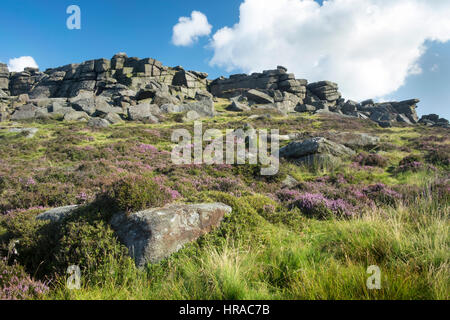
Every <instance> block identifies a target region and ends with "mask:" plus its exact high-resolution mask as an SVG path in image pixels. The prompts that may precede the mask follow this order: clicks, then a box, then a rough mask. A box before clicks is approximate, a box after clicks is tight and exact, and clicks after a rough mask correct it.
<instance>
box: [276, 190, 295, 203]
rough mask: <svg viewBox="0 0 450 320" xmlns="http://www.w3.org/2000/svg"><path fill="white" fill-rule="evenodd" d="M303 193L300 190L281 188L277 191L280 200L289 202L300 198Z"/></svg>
mask: <svg viewBox="0 0 450 320" xmlns="http://www.w3.org/2000/svg"><path fill="white" fill-rule="evenodd" d="M300 196H301V193H300V192H299V191H298V190H291V189H281V190H280V191H278V192H277V197H278V199H279V200H280V201H283V202H285V201H286V202H287V201H292V200H296V199H298V198H300Z"/></svg>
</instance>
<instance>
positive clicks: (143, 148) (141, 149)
mask: <svg viewBox="0 0 450 320" xmlns="http://www.w3.org/2000/svg"><path fill="white" fill-rule="evenodd" d="M138 150H139V152H142V153H146V152H158V149H157V148H156V147H155V146H153V145H151V144H144V143H141V144H140V145H139V146H138Z"/></svg>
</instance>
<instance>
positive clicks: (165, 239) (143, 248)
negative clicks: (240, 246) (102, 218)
mask: <svg viewBox="0 0 450 320" xmlns="http://www.w3.org/2000/svg"><path fill="white" fill-rule="evenodd" d="M230 212H231V207H229V206H226V205H224V204H222V203H204V204H173V205H168V206H166V207H163V208H156V209H150V210H145V211H141V212H137V213H133V214H129V215H127V214H125V213H122V214H117V215H115V216H114V217H113V218H112V220H111V225H112V227H113V228H114V229H115V230H116V233H117V235H118V236H119V238H120V239H121V241H122V242H123V243H124V244H125V245H126V246H127V247H128V249H129V252H130V254H131V256H132V257H133V258H134V259H135V262H136V265H137V266H139V267H142V266H145V265H146V264H147V263H156V262H158V261H161V260H162V259H164V258H166V257H168V256H169V255H170V254H172V253H174V252H177V251H178V250H180V249H181V248H182V247H183V246H184V245H185V244H187V243H188V242H190V241H193V240H195V239H197V238H198V237H200V236H202V235H204V234H205V233H208V232H210V231H211V230H212V229H213V228H214V227H217V226H219V224H220V222H221V221H222V219H223V217H224V215H225V214H228V213H230Z"/></svg>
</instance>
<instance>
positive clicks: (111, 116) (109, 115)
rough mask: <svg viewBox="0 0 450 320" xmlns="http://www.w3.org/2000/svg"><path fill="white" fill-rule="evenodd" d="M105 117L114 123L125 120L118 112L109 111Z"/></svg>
mask: <svg viewBox="0 0 450 320" xmlns="http://www.w3.org/2000/svg"><path fill="white" fill-rule="evenodd" d="M103 119H105V120H106V121H108V122H110V123H112V124H116V123H121V122H123V120H122V118H121V117H120V116H119V115H118V114H117V113H111V112H110V113H107V114H106V115H105V116H104V117H103Z"/></svg>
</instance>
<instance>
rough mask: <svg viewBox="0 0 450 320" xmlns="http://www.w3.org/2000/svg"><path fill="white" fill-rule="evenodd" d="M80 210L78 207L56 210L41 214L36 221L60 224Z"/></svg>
mask: <svg viewBox="0 0 450 320" xmlns="http://www.w3.org/2000/svg"><path fill="white" fill-rule="evenodd" d="M78 208H79V206H77V205H72V206H65V207H59V208H54V209H51V210H49V211H46V212H44V213H41V214H39V215H38V216H37V217H36V219H38V220H44V221H50V222H52V223H55V222H60V221H62V220H63V219H64V218H67V217H68V216H70V215H71V214H73V213H74V212H75V211H76V210H77V209H78Z"/></svg>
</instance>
